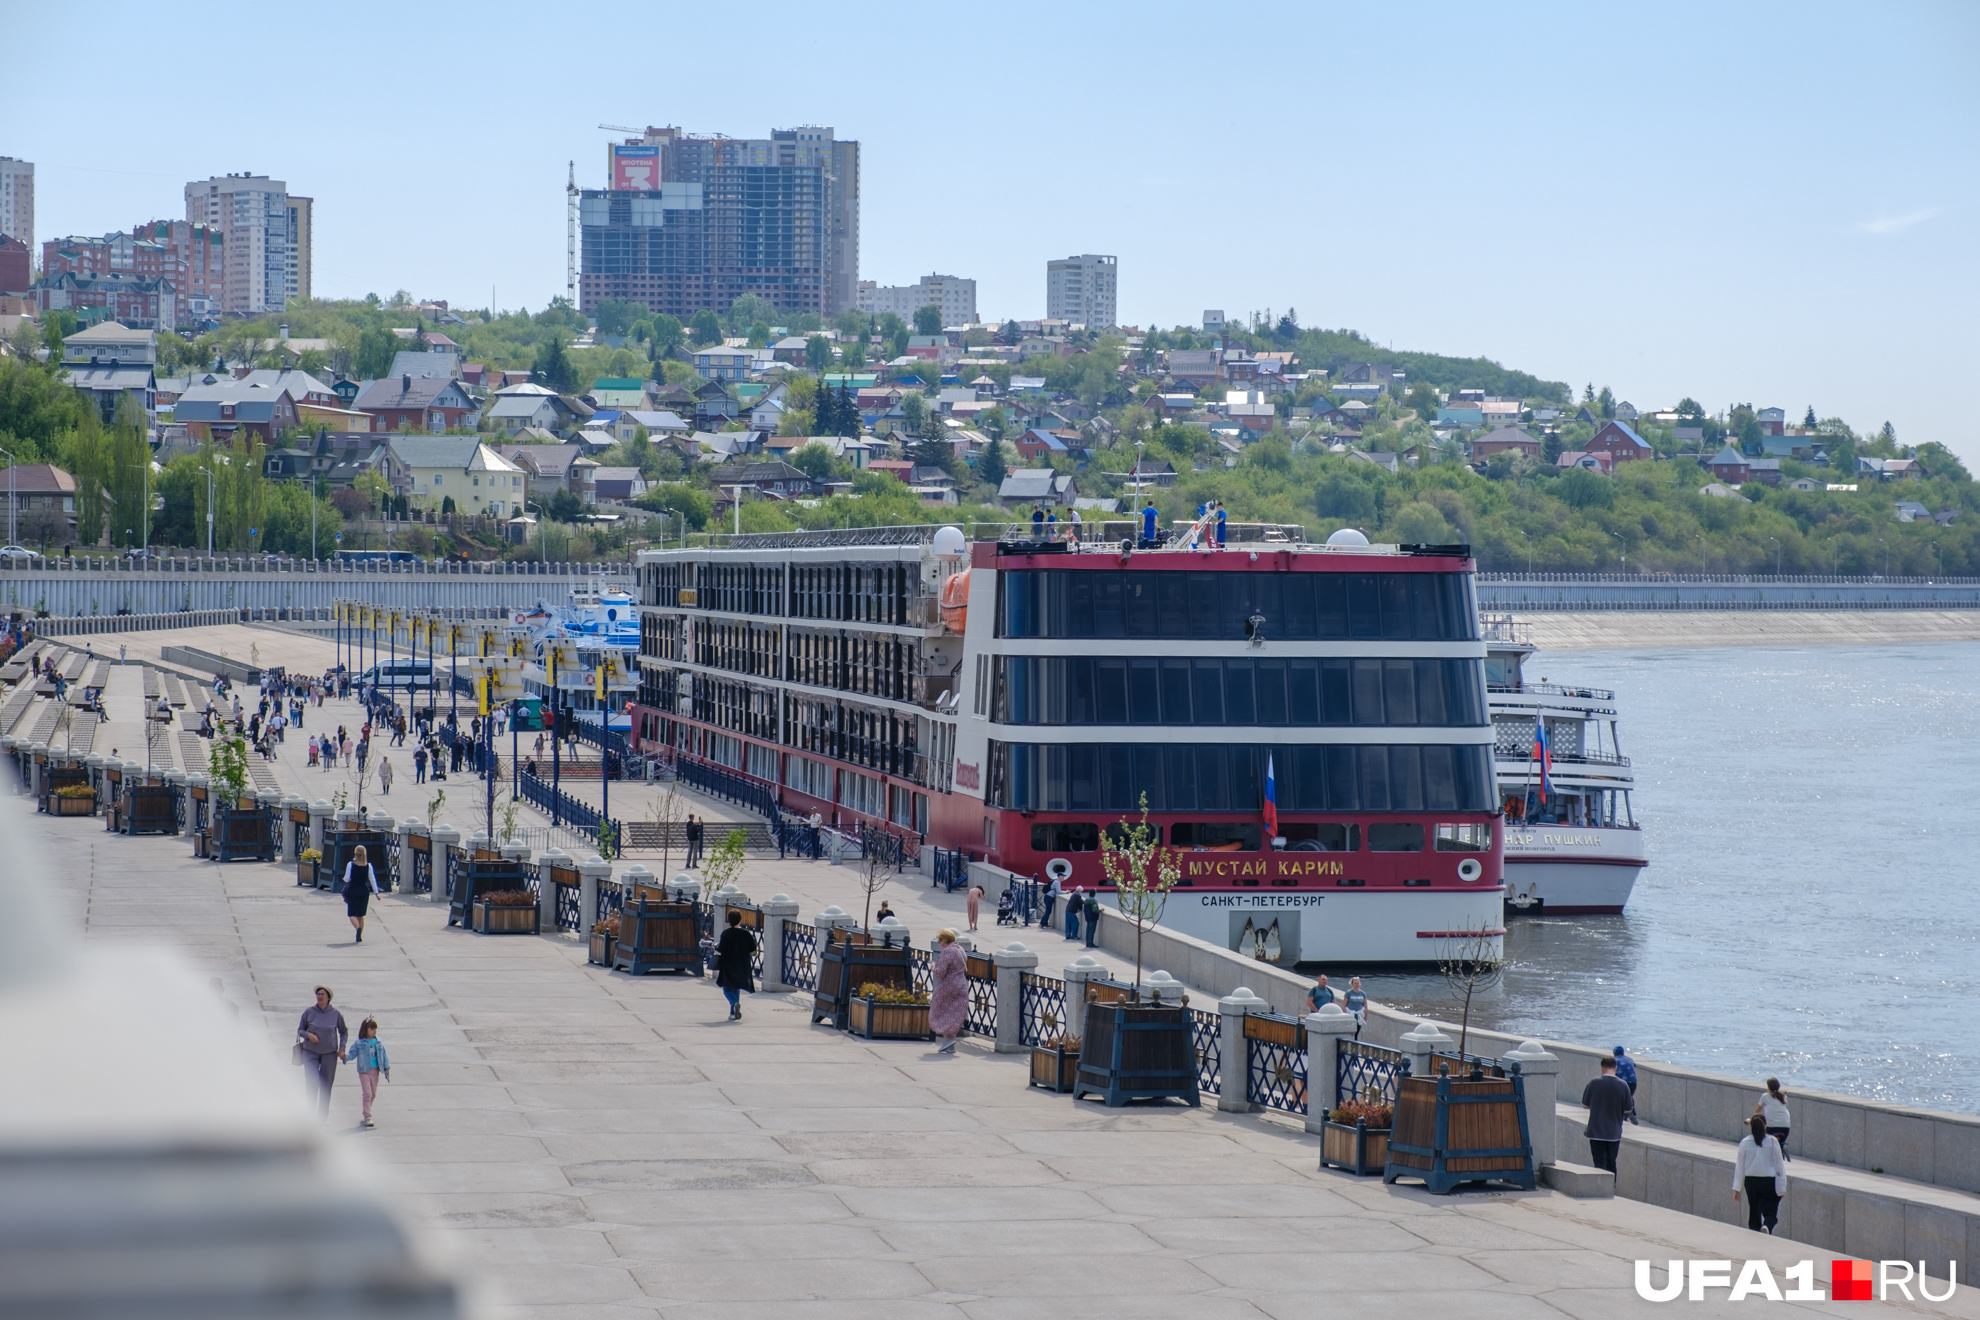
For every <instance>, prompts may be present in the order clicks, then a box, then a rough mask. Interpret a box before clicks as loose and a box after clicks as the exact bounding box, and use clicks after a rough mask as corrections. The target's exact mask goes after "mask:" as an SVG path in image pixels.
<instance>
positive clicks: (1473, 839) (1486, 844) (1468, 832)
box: [1437, 825, 1492, 852]
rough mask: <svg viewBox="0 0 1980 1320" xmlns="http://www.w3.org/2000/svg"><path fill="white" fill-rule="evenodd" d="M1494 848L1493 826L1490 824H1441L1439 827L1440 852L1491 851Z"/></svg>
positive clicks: (1438, 849)
mask: <svg viewBox="0 0 1980 1320" xmlns="http://www.w3.org/2000/svg"><path fill="white" fill-rule="evenodd" d="M1491 850H1492V827H1491V826H1490V825H1439V826H1438V827H1437V851H1438V852H1490V851H1491Z"/></svg>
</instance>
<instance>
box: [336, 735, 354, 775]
mask: <svg viewBox="0 0 1980 1320" xmlns="http://www.w3.org/2000/svg"><path fill="white" fill-rule="evenodd" d="M337 752H338V754H339V755H340V756H342V757H343V760H344V765H345V767H346V768H347V769H348V768H349V766H350V764H351V735H350V734H348V733H345V732H344V731H343V729H342V728H341V727H340V728H339V729H338V731H337Z"/></svg>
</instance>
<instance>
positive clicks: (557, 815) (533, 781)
mask: <svg viewBox="0 0 1980 1320" xmlns="http://www.w3.org/2000/svg"><path fill="white" fill-rule="evenodd" d="M516 783H517V785H518V787H520V789H521V790H522V796H523V797H524V798H525V799H526V800H527V801H529V802H531V803H532V804H534V805H535V806H537V807H540V808H542V809H543V810H544V811H547V812H549V813H550V820H551V823H552V824H553V825H566V826H568V827H569V828H570V829H572V830H575V831H576V832H577V833H579V834H582V835H584V836H585V837H586V838H588V839H590V840H591V842H592V844H593V846H594V847H595V846H597V845H598V830H599V827H600V826H601V825H602V826H609V827H610V828H611V832H612V837H613V838H614V839H623V838H624V837H625V831H624V828H623V827H622V826H621V825H620V824H619V822H618V821H616V820H611V819H609V818H607V817H605V816H602V815H600V814H599V811H598V808H596V807H594V806H592V805H591V804H590V803H589V802H583V801H580V800H579V799H577V798H574V797H572V796H571V795H570V794H569V793H566V792H565V791H564V790H563V789H561V788H553V787H551V786H550V785H549V784H547V783H545V782H544V781H543V780H542V779H540V778H538V777H537V776H536V775H533V774H530V773H529V772H528V771H526V770H525V771H523V772H522V773H520V774H518V775H517V776H516Z"/></svg>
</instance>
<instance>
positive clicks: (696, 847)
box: [686, 812, 701, 868]
mask: <svg viewBox="0 0 1980 1320" xmlns="http://www.w3.org/2000/svg"><path fill="white" fill-rule="evenodd" d="M700 860H701V822H700V821H698V820H696V819H695V818H694V813H692V812H689V813H688V818H687V862H686V865H687V866H688V867H690V868H692V867H693V866H694V865H695V864H696V863H697V862H699V861H700Z"/></svg>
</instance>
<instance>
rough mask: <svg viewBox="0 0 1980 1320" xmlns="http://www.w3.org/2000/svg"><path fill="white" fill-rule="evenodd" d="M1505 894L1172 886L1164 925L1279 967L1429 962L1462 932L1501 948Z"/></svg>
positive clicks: (1489, 889) (1485, 889)
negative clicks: (1249, 890) (1235, 890)
mask: <svg viewBox="0 0 1980 1320" xmlns="http://www.w3.org/2000/svg"><path fill="white" fill-rule="evenodd" d="M1504 893H1505V891H1504V890H1502V889H1501V888H1500V887H1499V886H1497V885H1488V886H1481V887H1480V888H1478V889H1476V890H1428V889H1404V890H1393V889H1391V890H1382V889H1340V890H1335V891H1333V892H1329V893H1317V894H1316V893H1311V892H1306V893H1277V894H1275V893H1271V892H1269V891H1268V892H1262V893H1245V892H1238V893H1232V892H1229V891H1220V892H1216V893H1192V892H1190V891H1189V890H1187V889H1178V890H1176V891H1175V892H1173V893H1171V894H1170V895H1169V902H1168V906H1167V907H1166V908H1165V909H1164V911H1163V913H1162V925H1163V926H1166V927H1168V928H1169V929H1171V930H1178V931H1181V932H1182V933H1183V934H1185V935H1192V936H1195V937H1196V938H1197V939H1200V940H1204V941H1206V942H1207V943H1210V944H1215V945H1216V946H1218V947H1219V948H1223V949H1231V950H1233V951H1235V952H1238V953H1242V954H1244V955H1245V956H1246V957H1254V958H1258V960H1259V961H1261V962H1265V963H1270V964H1271V965H1273V966H1276V967H1282V968H1291V967H1292V966H1293V965H1294V964H1296V963H1320V964H1322V965H1325V966H1354V967H1362V966H1366V965H1368V964H1371V963H1390V964H1407V963H1430V962H1435V961H1436V960H1437V958H1438V956H1439V954H1440V953H1442V952H1445V951H1447V950H1448V949H1449V947H1450V944H1451V941H1452V939H1454V938H1457V937H1459V936H1461V935H1462V934H1464V933H1466V932H1477V931H1484V932H1486V933H1487V934H1488V936H1489V937H1490V938H1491V940H1492V952H1493V953H1494V954H1495V955H1498V954H1501V953H1502V952H1503V946H1504V934H1505V915H1504V901H1503V900H1504ZM1111 900H1112V895H1111V894H1109V895H1107V901H1108V902H1109V903H1110V904H1111ZM1055 915H1056V914H1055ZM1275 927H1276V930H1275ZM1274 952H1276V954H1277V957H1276V958H1275V957H1273V956H1272V954H1273V953H1274ZM1261 955H1263V956H1261ZM1170 970H1173V969H1170Z"/></svg>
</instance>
